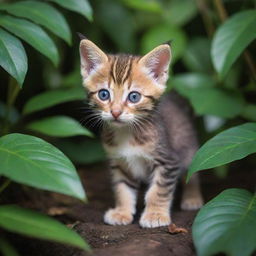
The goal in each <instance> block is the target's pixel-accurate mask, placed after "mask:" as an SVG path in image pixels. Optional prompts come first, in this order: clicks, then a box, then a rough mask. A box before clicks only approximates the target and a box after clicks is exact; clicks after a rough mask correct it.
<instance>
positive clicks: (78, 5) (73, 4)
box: [49, 0, 93, 21]
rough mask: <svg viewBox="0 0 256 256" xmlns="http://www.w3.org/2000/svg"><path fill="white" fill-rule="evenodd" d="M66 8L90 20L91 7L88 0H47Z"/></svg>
mask: <svg viewBox="0 0 256 256" xmlns="http://www.w3.org/2000/svg"><path fill="white" fill-rule="evenodd" d="M49 1H51V2H54V3H56V4H58V5H60V6H62V7H64V8H66V9H69V10H71V11H74V12H77V13H80V14H82V15H83V16H84V17H85V18H87V19H88V20H90V21H92V20H93V18H92V8H91V5H90V3H89V1H88V0H68V1H63V0H49Z"/></svg>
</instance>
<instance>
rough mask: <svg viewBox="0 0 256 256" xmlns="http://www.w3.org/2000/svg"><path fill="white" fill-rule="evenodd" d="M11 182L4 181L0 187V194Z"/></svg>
mask: <svg viewBox="0 0 256 256" xmlns="http://www.w3.org/2000/svg"><path fill="white" fill-rule="evenodd" d="M10 183H11V180H9V179H6V180H5V182H4V183H3V184H2V185H1V186H0V194H1V193H2V192H3V191H4V190H5V189H6V188H7V187H8V186H9V185H10Z"/></svg>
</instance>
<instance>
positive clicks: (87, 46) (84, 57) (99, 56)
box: [80, 39, 108, 79]
mask: <svg viewBox="0 0 256 256" xmlns="http://www.w3.org/2000/svg"><path fill="white" fill-rule="evenodd" d="M80 58H81V73H82V76H83V78H84V79H86V78H87V77H88V76H89V75H90V74H91V73H92V72H93V71H95V70H97V69H98V68H99V67H100V66H101V65H103V64H105V63H106V62H107V61H108V57H107V55H106V54H105V53H104V52H103V51H102V50H101V49H100V48H99V47H98V46H96V45H95V44H94V43H93V42H92V41H90V40H88V39H83V40H81V42H80Z"/></svg>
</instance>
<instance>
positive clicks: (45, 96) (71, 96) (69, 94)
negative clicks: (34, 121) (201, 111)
mask: <svg viewBox="0 0 256 256" xmlns="http://www.w3.org/2000/svg"><path fill="white" fill-rule="evenodd" d="M84 99H85V93H84V90H83V88H82V87H79V88H71V89H65V90H53V91H48V92H43V93H41V94H38V95H36V96H34V97H33V98H31V99H30V100H29V101H28V102H27V103H26V105H25V106H24V108H23V114H30V113H32V112H35V111H39V110H42V109H46V108H49V107H52V106H55V105H57V104H60V103H64V102H68V101H73V100H84Z"/></svg>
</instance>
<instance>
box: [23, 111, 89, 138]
mask: <svg viewBox="0 0 256 256" xmlns="http://www.w3.org/2000/svg"><path fill="white" fill-rule="evenodd" d="M26 128H27V129H29V130H32V131H35V132H40V133H43V134H45V135H49V136H56V137H68V136H76V135H85V136H90V137H93V134H92V133H91V132H90V131H88V130H87V129H86V128H84V127H83V126H82V125H81V124H80V123H78V122H77V121H76V120H74V119H72V118H70V117H67V116H53V117H47V118H44V119H41V120H38V121H34V122H31V123H29V124H28V125H27V126H26Z"/></svg>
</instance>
